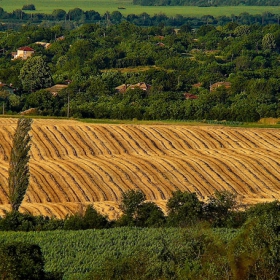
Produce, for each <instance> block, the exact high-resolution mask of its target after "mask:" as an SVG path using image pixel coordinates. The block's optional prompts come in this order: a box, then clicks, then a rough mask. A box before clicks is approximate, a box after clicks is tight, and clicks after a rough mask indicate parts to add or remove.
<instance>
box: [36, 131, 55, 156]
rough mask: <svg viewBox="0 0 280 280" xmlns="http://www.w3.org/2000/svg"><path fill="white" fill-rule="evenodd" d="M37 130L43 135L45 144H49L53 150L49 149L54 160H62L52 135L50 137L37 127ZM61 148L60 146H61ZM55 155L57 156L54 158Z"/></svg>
mask: <svg viewBox="0 0 280 280" xmlns="http://www.w3.org/2000/svg"><path fill="white" fill-rule="evenodd" d="M37 130H38V131H39V132H40V133H41V134H42V135H43V137H44V142H47V143H48V144H49V146H50V147H51V149H49V151H50V153H51V157H52V158H56V157H57V158H61V155H60V153H59V150H58V148H57V147H56V145H55V144H54V143H53V141H52V140H53V139H50V135H48V134H47V133H46V132H45V131H44V130H43V129H42V128H41V127H37ZM59 146H60V145H59ZM54 155H55V156H54Z"/></svg>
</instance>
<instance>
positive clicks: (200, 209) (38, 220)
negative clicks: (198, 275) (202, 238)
mask: <svg viewBox="0 0 280 280" xmlns="http://www.w3.org/2000/svg"><path fill="white" fill-rule="evenodd" d="M242 207H243V208H244V206H242ZM120 208H121V210H122V212H123V214H122V215H121V216H120V217H119V218H118V219H117V220H113V221H109V220H108V218H107V217H106V216H103V215H102V214H100V213H98V212H97V211H96V209H94V207H93V206H92V205H91V206H88V207H87V209H86V210H85V211H84V212H79V213H76V214H74V215H69V216H67V217H66V218H65V219H64V220H63V219H61V220H60V219H56V218H53V217H52V218H50V217H43V216H32V215H30V214H22V213H19V212H18V211H12V212H9V213H7V214H6V216H5V217H3V218H1V219H0V230H2V231H43V230H62V229H63V230H85V229H102V228H114V227H123V226H130V227H131V226H136V227H156V228H159V227H186V228H192V227H194V226H197V225H202V224H203V226H204V227H214V228H240V227H241V226H243V224H244V223H246V222H247V221H249V220H251V219H252V218H256V217H258V216H259V215H264V214H269V215H270V214H271V215H276V216H278V214H279V210H280V204H279V201H275V202H271V203H263V204H257V205H254V206H251V207H248V209H246V210H244V209H240V205H238V203H237V201H236V197H235V195H234V194H232V193H230V192H227V191H221V192H216V193H215V194H214V195H213V196H210V197H209V198H208V200H207V201H205V202H204V201H202V200H200V199H199V198H198V196H197V194H196V193H189V192H182V191H175V192H173V195H172V197H171V198H170V199H169V200H168V201H167V213H165V214H164V212H163V210H162V209H161V208H159V207H158V206H157V205H156V204H155V203H154V202H151V201H146V197H145V195H144V194H143V193H142V192H141V191H138V190H130V191H127V192H125V193H124V194H123V197H122V200H121V204H120Z"/></svg>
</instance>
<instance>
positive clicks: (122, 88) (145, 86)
mask: <svg viewBox="0 0 280 280" xmlns="http://www.w3.org/2000/svg"><path fill="white" fill-rule="evenodd" d="M136 88H139V89H142V90H144V91H149V89H150V88H151V85H149V84H146V83H144V82H140V83H137V84H134V85H131V84H122V85H120V86H118V87H116V88H115V89H116V91H117V92H120V93H125V92H126V91H127V90H129V89H136Z"/></svg>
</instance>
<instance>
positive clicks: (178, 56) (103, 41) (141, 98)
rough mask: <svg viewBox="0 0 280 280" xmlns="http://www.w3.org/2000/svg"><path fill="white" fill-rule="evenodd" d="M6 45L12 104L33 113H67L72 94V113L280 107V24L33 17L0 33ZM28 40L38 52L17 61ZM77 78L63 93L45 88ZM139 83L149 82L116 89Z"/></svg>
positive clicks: (170, 113)
mask: <svg viewBox="0 0 280 280" xmlns="http://www.w3.org/2000/svg"><path fill="white" fill-rule="evenodd" d="M57 38H59V39H57ZM38 41H39V42H42V41H43V42H49V43H51V44H50V46H49V47H48V48H44V47H43V46H42V45H40V44H36V42H38ZM0 45H1V47H2V54H1V56H0V81H1V82H2V83H4V84H7V85H9V84H12V88H13V89H14V91H12V92H11V88H6V89H5V87H2V90H1V91H0V94H1V100H0V101H1V103H2V104H3V103H4V108H5V112H8V113H19V112H21V111H24V110H27V109H30V108H35V109H34V110H33V112H34V114H39V115H49V116H67V114H68V103H69V108H70V110H69V116H72V117H81V118H114V119H133V118H137V119H146V120H149V119H150V120H158V119H179V120H182V119H189V120H199V119H200V120H202V119H208V120H228V121H241V122H243V121H257V120H259V119H260V118H263V117H279V116H280V106H279V105H280V104H279V100H280V99H279V96H280V83H279V76H280V68H279V63H278V61H279V55H280V54H279V50H280V26H279V25H267V26H261V25H259V24H254V25H239V24H237V23H234V22H231V23H228V24H226V25H225V26H218V27H214V26H211V25H203V26H201V27H200V28H198V29H193V28H192V27H191V26H189V25H183V26H181V28H180V30H176V31H175V30H174V29H173V28H171V27H168V26H156V27H139V26H136V25H134V24H130V23H128V22H122V23H120V24H118V25H110V26H107V27H104V26H102V25H98V24H85V25H83V26H81V27H79V28H75V29H74V30H65V29H64V28H62V27H61V26H59V25H55V26H53V27H51V28H48V27H44V26H39V27H34V26H32V25H31V26H30V25H27V26H24V27H22V29H21V30H20V31H18V32H16V31H6V32H2V33H1V34H0ZM26 45H28V46H29V47H32V48H33V49H34V50H35V54H34V55H33V56H32V57H31V58H29V59H27V60H26V61H25V60H21V59H15V60H11V52H12V51H15V50H16V48H19V47H21V46H26ZM38 69H40V75H39V74H38ZM69 82H70V84H69V86H68V88H66V89H63V90H61V91H60V92H58V93H57V94H52V93H51V92H50V91H49V90H46V88H49V87H50V86H51V85H54V84H65V83H69ZM139 82H143V83H146V84H148V85H151V88H149V90H141V89H140V88H137V87H136V88H135V87H134V89H131V88H128V90H127V91H126V92H125V93H123V92H117V90H116V87H117V86H119V85H122V84H125V85H129V84H137V83H139ZM217 82H227V84H224V85H225V86H223V84H220V85H221V86H215V83H217ZM186 93H187V94H186ZM189 97H190V98H189ZM68 101H69V102H68Z"/></svg>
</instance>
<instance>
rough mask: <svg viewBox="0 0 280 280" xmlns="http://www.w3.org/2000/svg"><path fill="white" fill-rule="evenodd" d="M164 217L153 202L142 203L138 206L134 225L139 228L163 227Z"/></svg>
mask: <svg viewBox="0 0 280 280" xmlns="http://www.w3.org/2000/svg"><path fill="white" fill-rule="evenodd" d="M164 223H165V216H164V213H163V212H162V210H161V209H160V208H159V207H158V206H157V205H156V204H155V203H154V202H144V203H142V204H140V205H139V207H138V209H137V212H136V217H135V224H136V226H139V227H160V226H164Z"/></svg>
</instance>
